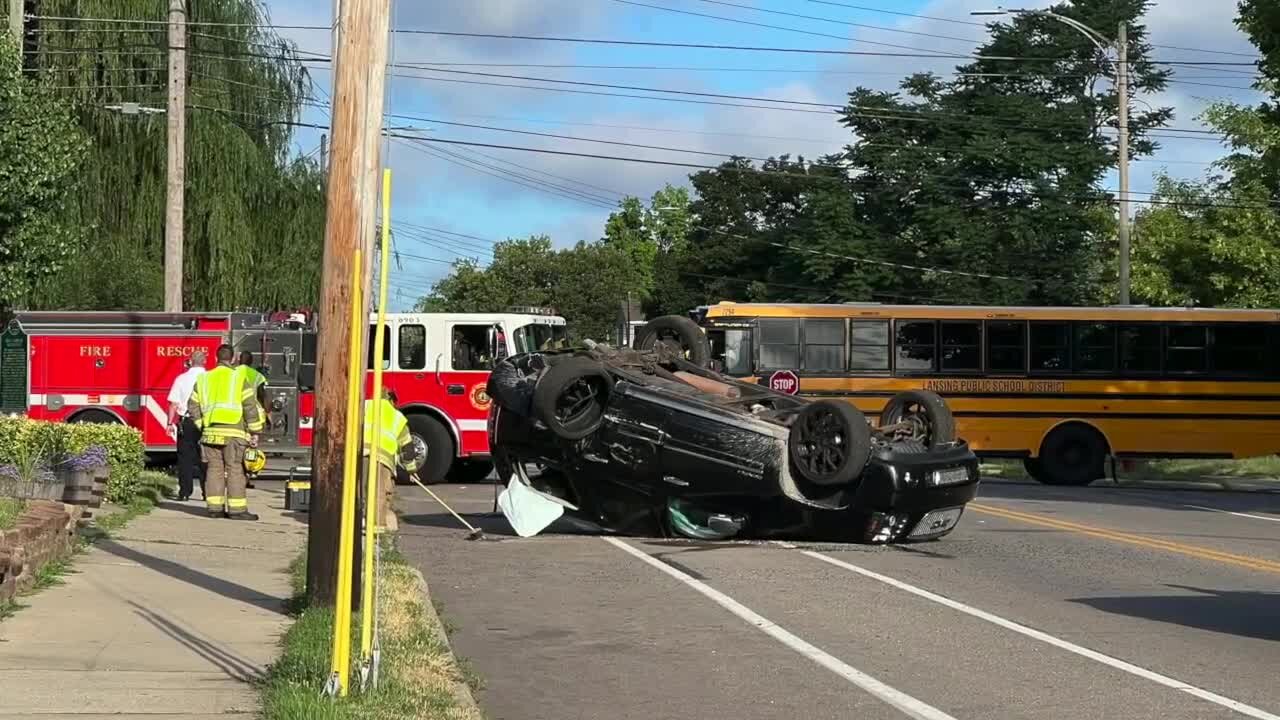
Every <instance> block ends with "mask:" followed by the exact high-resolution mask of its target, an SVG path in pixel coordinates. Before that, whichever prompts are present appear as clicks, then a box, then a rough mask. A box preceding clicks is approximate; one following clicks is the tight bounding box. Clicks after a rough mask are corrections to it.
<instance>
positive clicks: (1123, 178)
mask: <svg viewBox="0 0 1280 720" xmlns="http://www.w3.org/2000/svg"><path fill="white" fill-rule="evenodd" d="M969 14H970V15H1045V16H1048V17H1051V18H1053V19H1054V20H1057V21H1059V22H1061V23H1063V24H1064V25H1068V26H1070V27H1071V28H1073V29H1075V30H1077V31H1079V32H1080V34H1082V35H1084V36H1085V37H1087V38H1089V41H1090V42H1092V43H1093V44H1094V46H1096V47H1097V48H1098V49H1099V50H1101V51H1102V54H1103V55H1104V56H1105V55H1106V54H1107V50H1108V49H1111V48H1114V49H1115V50H1116V57H1117V59H1116V64H1115V66H1116V82H1115V87H1116V126H1117V130H1118V131H1119V137H1118V139H1117V141H1116V151H1117V154H1118V155H1119V157H1118V158H1117V170H1118V171H1119V175H1120V191H1119V198H1118V200H1119V206H1120V212H1119V216H1120V217H1119V218H1118V221H1117V223H1116V238H1117V239H1118V240H1119V244H1120V272H1119V278H1118V280H1119V285H1120V292H1119V296H1120V297H1119V301H1120V304H1121V305H1128V304H1129V40H1128V28H1127V27H1126V25H1125V23H1123V22H1121V23H1120V28H1119V31H1118V33H1117V35H1116V39H1115V41H1111V40H1108V39H1107V36H1105V35H1103V34H1102V33H1100V32H1098V31H1097V30H1094V29H1093V28H1091V27H1089V26H1088V25H1085V24H1084V23H1082V22H1080V21H1079V20H1076V19H1075V18H1069V17H1067V16H1065V15H1059V14H1058V13H1056V12H1053V11H1052V10H1025V9H1005V8H1000V9H999V10H989V11H973V12H970V13H969Z"/></svg>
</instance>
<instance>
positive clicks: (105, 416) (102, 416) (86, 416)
mask: <svg viewBox="0 0 1280 720" xmlns="http://www.w3.org/2000/svg"><path fill="white" fill-rule="evenodd" d="M71 422H73V423H94V424H97V425H119V424H120V420H119V418H117V417H116V416H115V415H112V414H111V413H109V412H107V411H106V410H85V411H83V412H80V413H77V414H76V415H75V417H73V418H71Z"/></svg>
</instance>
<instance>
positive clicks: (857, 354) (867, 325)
mask: <svg viewBox="0 0 1280 720" xmlns="http://www.w3.org/2000/svg"><path fill="white" fill-rule="evenodd" d="M849 344H850V348H849V369H851V370H888V369H889V321H888V320H854V321H853V322H851V323H849Z"/></svg>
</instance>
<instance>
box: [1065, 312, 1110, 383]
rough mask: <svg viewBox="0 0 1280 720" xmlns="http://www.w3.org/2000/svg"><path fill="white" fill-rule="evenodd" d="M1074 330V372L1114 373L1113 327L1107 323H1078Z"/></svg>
mask: <svg viewBox="0 0 1280 720" xmlns="http://www.w3.org/2000/svg"><path fill="white" fill-rule="evenodd" d="M1075 329H1076V337H1075V348H1076V357H1075V370H1076V372H1093V373H1096V372H1115V369H1116V328H1115V326H1114V325H1109V324H1107V323H1080V324H1078V325H1076V328H1075Z"/></svg>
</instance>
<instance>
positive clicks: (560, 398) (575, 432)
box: [533, 357, 613, 440]
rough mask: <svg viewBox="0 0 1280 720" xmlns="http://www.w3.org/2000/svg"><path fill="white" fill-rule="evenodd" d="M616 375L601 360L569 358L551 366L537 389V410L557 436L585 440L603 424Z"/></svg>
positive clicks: (535, 404) (541, 418) (534, 403)
mask: <svg viewBox="0 0 1280 720" xmlns="http://www.w3.org/2000/svg"><path fill="white" fill-rule="evenodd" d="M612 384H613V379H612V377H611V376H610V375H609V372H608V371H607V370H605V369H604V366H603V365H601V364H600V363H598V362H596V361H594V360H591V359H590V358H585V357H575V358H567V359H565V360H564V361H563V362H560V363H556V364H555V365H552V366H551V367H549V368H548V369H547V372H546V373H545V374H544V375H543V376H542V377H541V378H539V379H538V384H537V386H536V387H534V389H533V412H534V415H535V417H537V418H538V419H539V420H541V421H542V422H543V424H544V425H546V426H547V427H548V428H549V429H550V430H551V432H553V433H555V435H556V436H557V437H560V438H563V439H565V440H581V439H582V438H584V437H586V436H588V435H590V434H591V433H593V432H595V431H596V430H597V429H599V428H600V424H601V423H603V422H604V407H605V403H606V402H608V399H609V390H610V388H611V386H612Z"/></svg>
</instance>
